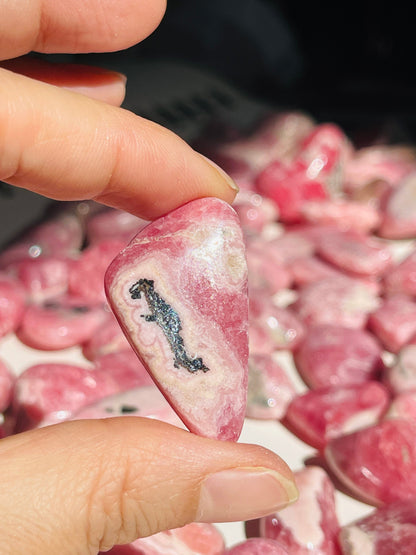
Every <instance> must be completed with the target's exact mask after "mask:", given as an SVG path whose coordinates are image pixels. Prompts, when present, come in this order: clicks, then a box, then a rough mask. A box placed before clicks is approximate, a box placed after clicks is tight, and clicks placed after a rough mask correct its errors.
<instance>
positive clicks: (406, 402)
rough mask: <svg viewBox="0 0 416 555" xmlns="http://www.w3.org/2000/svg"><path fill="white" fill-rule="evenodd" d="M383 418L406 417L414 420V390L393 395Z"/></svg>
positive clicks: (415, 395) (415, 398) (415, 414)
mask: <svg viewBox="0 0 416 555" xmlns="http://www.w3.org/2000/svg"><path fill="white" fill-rule="evenodd" d="M384 418H385V419H389V418H406V419H410V420H414V421H415V422H416V390H413V391H406V392H404V393H399V395H397V396H396V397H394V399H393V400H392V402H391V403H390V405H389V408H388V410H387V412H386V413H385V415H384Z"/></svg>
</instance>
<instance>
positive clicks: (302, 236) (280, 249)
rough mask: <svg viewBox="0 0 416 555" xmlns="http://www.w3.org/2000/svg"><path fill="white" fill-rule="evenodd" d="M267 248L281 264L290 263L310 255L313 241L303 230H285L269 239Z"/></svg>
mask: <svg viewBox="0 0 416 555" xmlns="http://www.w3.org/2000/svg"><path fill="white" fill-rule="evenodd" d="M331 229H332V228H331ZM268 248H269V249H270V252H271V251H273V252H274V256H275V257H278V260H280V261H281V263H282V264H291V263H292V262H293V261H295V260H297V259H299V258H305V257H307V256H312V255H313V254H314V253H315V241H314V239H312V238H310V237H309V236H308V235H307V234H306V233H304V232H303V230H301V231H288V230H286V231H285V232H284V233H283V234H282V235H280V236H279V237H276V238H275V239H272V240H270V241H269V246H268Z"/></svg>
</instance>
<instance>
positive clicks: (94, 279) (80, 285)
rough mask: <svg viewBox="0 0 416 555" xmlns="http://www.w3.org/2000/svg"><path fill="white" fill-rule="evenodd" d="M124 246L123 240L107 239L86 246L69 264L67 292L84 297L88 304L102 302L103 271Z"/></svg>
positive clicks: (104, 297)
mask: <svg viewBox="0 0 416 555" xmlns="http://www.w3.org/2000/svg"><path fill="white" fill-rule="evenodd" d="M125 246H126V242H125V241H120V240H119V239H108V240H107V241H102V242H100V243H96V244H95V245H91V246H90V247H87V248H86V249H85V250H84V251H83V252H82V254H81V256H80V257H79V258H78V260H74V261H73V262H72V263H71V264H70V266H69V286H68V290H69V293H70V294H71V295H74V296H76V297H79V298H81V299H85V301H86V302H88V303H89V304H94V303H97V304H99V303H104V302H105V301H106V296H105V291H104V275H105V272H106V270H107V267H108V265H109V264H110V262H111V261H112V260H113V259H114V258H115V257H116V255H117V254H118V253H119V252H120V250H121V249H123V248H124V247H125Z"/></svg>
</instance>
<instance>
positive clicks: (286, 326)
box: [250, 302, 305, 352]
mask: <svg viewBox="0 0 416 555" xmlns="http://www.w3.org/2000/svg"><path fill="white" fill-rule="evenodd" d="M252 326H253V327H254V326H255V327H257V329H258V328H260V329H262V330H264V332H265V334H266V336H267V337H268V338H269V339H270V341H271V346H272V347H273V349H277V350H282V349H285V350H290V351H293V350H294V349H296V347H297V346H298V345H299V343H300V342H301V341H302V339H303V336H304V335H305V327H304V325H303V324H302V322H301V321H300V320H299V318H298V317H297V316H296V314H295V313H294V312H293V311H291V310H290V308H280V307H278V306H276V305H274V304H273V303H272V302H268V303H267V304H264V305H263V306H262V307H261V309H260V311H259V312H258V313H257V315H256V316H254V315H253V316H252V317H251V318H250V332H251V329H252ZM251 345H252V341H251V338H250V347H251ZM253 348H255V345H253ZM250 352H252V351H251V350H250Z"/></svg>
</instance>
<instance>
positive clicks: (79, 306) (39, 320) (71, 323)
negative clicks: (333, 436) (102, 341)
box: [17, 297, 106, 351]
mask: <svg viewBox="0 0 416 555" xmlns="http://www.w3.org/2000/svg"><path fill="white" fill-rule="evenodd" d="M105 320H106V313H105V311H104V309H103V308H102V307H100V306H96V307H91V306H88V305H86V304H85V303H84V300H83V299H77V298H74V297H62V298H59V299H54V300H53V301H48V302H46V303H44V304H42V305H31V306H29V307H28V308H27V309H26V311H25V313H24V315H23V319H22V321H21V324H20V327H19V329H18V330H17V335H18V337H19V339H20V340H21V341H22V343H24V344H25V345H28V346H29V347H32V348H33V349H40V350H43V351H55V350H60V349H67V348H68V347H73V346H75V345H81V344H82V343H84V342H85V341H87V340H88V339H89V338H90V337H91V336H92V335H93V333H94V332H95V330H96V329H98V328H99V326H100V325H101V323H102V322H104V321H105Z"/></svg>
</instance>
